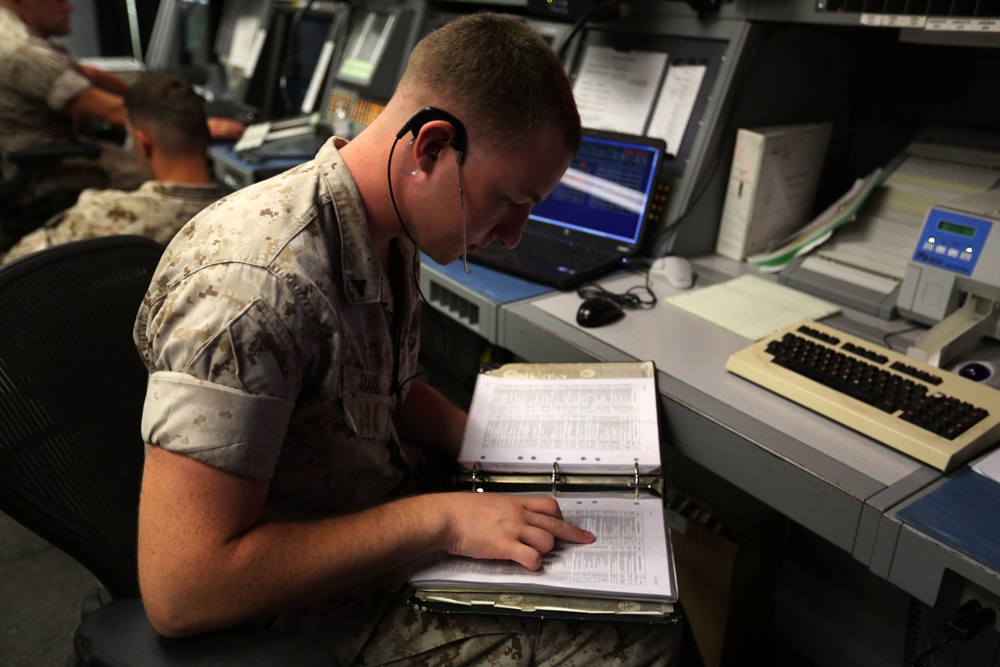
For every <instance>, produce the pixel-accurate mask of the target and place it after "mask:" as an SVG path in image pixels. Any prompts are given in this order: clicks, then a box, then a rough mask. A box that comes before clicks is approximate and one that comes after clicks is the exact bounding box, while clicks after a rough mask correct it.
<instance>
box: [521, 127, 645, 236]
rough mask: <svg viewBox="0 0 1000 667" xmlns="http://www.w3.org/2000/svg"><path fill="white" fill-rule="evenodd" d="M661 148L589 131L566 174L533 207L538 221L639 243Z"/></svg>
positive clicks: (534, 217) (532, 214) (533, 216)
mask: <svg viewBox="0 0 1000 667" xmlns="http://www.w3.org/2000/svg"><path fill="white" fill-rule="evenodd" d="M660 157H661V152H660V151H659V150H657V149H656V148H654V147H651V146H643V145H639V144H631V143H627V142H622V141H617V140H610V139H604V138H600V137H594V136H585V137H584V139H583V144H582V146H581V147H580V151H579V152H578V153H577V154H576V156H575V157H574V158H573V162H572V163H571V164H570V166H569V169H568V170H567V171H566V175H565V176H563V178H562V180H561V181H560V182H559V185H557V186H556V188H555V190H553V191H552V194H550V195H549V196H548V197H546V198H545V199H543V200H542V201H541V202H539V203H538V205H537V206H535V208H534V209H533V210H532V212H531V217H532V218H533V219H535V220H538V221H539V222H544V223H548V224H551V225H556V226H559V227H567V228H570V229H576V230H580V231H585V232H589V233H593V234H598V235H600V236H606V237H609V238H612V239H617V240H620V241H622V242H625V243H637V242H638V240H639V235H640V232H641V229H642V225H641V224H640V223H641V222H642V217H643V216H644V215H645V213H646V209H647V206H648V204H649V200H650V198H651V197H652V196H653V193H654V189H655V187H656V174H657V167H658V166H659V164H658V163H659V160H660Z"/></svg>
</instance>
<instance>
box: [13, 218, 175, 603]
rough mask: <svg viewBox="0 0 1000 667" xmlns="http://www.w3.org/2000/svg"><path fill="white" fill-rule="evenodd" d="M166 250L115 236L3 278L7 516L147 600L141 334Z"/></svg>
mask: <svg viewBox="0 0 1000 667" xmlns="http://www.w3.org/2000/svg"><path fill="white" fill-rule="evenodd" d="M162 252H163V247H162V246H160V245H159V244H157V243H155V242H154V241H151V240H149V239H146V238H143V237H136V236H114V237H106V238H100V239H93V240H88V241H81V242H77V243H72V244H67V245H64V246H59V247H55V248H52V249H49V250H46V251H43V252H40V253H36V254H34V255H29V256H27V257H24V258H22V259H20V260H18V261H16V262H13V263H11V264H8V265H6V266H4V267H3V268H2V269H0V510H3V511H4V512H6V513H7V514H9V515H10V516H11V517H12V518H14V519H15V520H16V521H18V522H19V523H22V524H23V525H25V526H27V527H28V528H29V529H31V530H32V531H34V532H35V533H37V534H38V535H39V536H41V537H42V538H44V539H45V540H47V541H48V542H50V543H52V544H54V545H55V546H57V547H58V548H60V549H61V550H63V551H65V552H66V553H67V554H69V555H70V556H72V557H73V558H74V559H75V560H77V561H78V562H79V563H81V564H82V565H83V566H84V567H86V568H87V569H88V570H89V571H90V572H92V573H93V574H94V576H95V577H96V578H97V579H98V581H100V582H101V585H102V586H104V587H105V588H106V589H107V591H108V593H110V594H111V595H112V596H113V597H114V598H124V597H134V596H137V595H138V593H139V590H138V583H137V576H136V558H135V548H136V525H137V510H138V503H139V483H140V479H141V474H142V465H143V457H144V451H143V442H142V438H141V437H140V431H139V421H140V419H141V415H142V404H143V400H144V397H145V391H146V381H147V373H146V369H145V368H144V366H143V365H142V362H141V361H140V359H139V355H138V353H137V352H136V351H135V347H134V345H133V343H132V328H133V325H134V322H135V316H136V313H137V312H138V309H139V304H140V303H141V301H142V298H143V295H144V294H145V291H146V288H147V287H148V285H149V281H150V277H151V275H152V273H153V270H154V269H155V268H156V264H157V262H158V261H159V258H160V255H161V254H162Z"/></svg>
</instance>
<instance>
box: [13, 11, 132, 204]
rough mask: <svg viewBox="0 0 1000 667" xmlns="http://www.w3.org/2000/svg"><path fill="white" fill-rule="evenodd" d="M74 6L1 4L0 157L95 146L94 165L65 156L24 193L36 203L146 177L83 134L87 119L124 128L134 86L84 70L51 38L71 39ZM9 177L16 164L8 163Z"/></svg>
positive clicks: (122, 153)
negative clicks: (125, 97)
mask: <svg viewBox="0 0 1000 667" xmlns="http://www.w3.org/2000/svg"><path fill="white" fill-rule="evenodd" d="M71 11H72V6H71V5H70V4H69V3H68V2H65V0H0V151H2V152H3V155H4V160H6V155H7V153H8V152H10V151H15V150H20V149H24V148H35V147H38V146H52V145H59V144H73V143H93V144H97V145H98V146H99V147H100V149H101V155H100V157H98V158H96V159H92V158H83V157H70V158H64V159H62V160H60V161H59V163H58V164H54V165H52V166H51V167H50V168H48V169H46V171H45V174H44V178H40V179H38V180H37V181H35V182H34V183H32V184H30V186H29V187H28V188H27V189H26V190H25V191H24V192H22V193H21V194H20V196H19V197H18V201H19V202H27V201H34V200H37V199H39V198H41V197H43V196H45V195H46V194H48V193H50V192H52V191H54V190H60V189H67V190H82V189H84V188H115V189H119V190H133V189H135V188H137V187H139V185H140V184H141V183H142V182H143V181H144V180H145V179H146V176H145V175H144V174H143V173H142V171H141V169H140V168H139V165H138V164H137V163H136V160H135V157H134V156H133V154H132V153H131V152H129V151H128V150H126V149H125V148H123V147H121V146H119V145H117V144H114V143H112V142H109V141H101V140H97V139H93V138H90V137H86V136H84V135H82V134H80V133H79V132H78V131H77V129H76V128H77V124H78V123H79V121H80V120H82V119H83V118H87V117H89V118H96V119H98V120H101V121H105V122H109V123H111V124H113V125H117V126H121V125H122V123H123V122H124V115H123V109H122V105H121V97H120V96H121V94H122V93H124V92H125V89H126V88H127V87H128V84H127V83H126V82H125V81H124V80H122V79H120V78H119V77H117V76H114V75H113V74H110V73H108V72H103V71H101V70H98V69H96V68H93V67H85V66H83V65H81V64H80V63H79V62H78V61H77V60H76V58H74V57H73V55H72V54H71V53H70V52H69V51H68V50H67V49H66V48H65V47H63V46H62V45H60V44H57V43H56V42H54V41H52V39H51V38H52V37H59V36H64V35H68V34H69V16H70V12H71ZM3 168H4V172H5V173H7V170H8V169H10V168H11V167H10V165H8V164H6V163H4V165H3Z"/></svg>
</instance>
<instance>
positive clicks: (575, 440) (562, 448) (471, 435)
mask: <svg viewBox="0 0 1000 667" xmlns="http://www.w3.org/2000/svg"><path fill="white" fill-rule="evenodd" d="M659 446H660V445H659V434H658V430H657V418H656V385H655V383H654V381H653V378H652V377H645V378H596V377H595V378H589V379H571V380H560V379H532V378H510V377H494V376H492V375H480V376H479V377H478V378H477V380H476V388H475V391H474V393H473V396H472V406H471V408H470V410H469V422H468V426H467V427H466V433H465V438H464V440H463V443H462V451H461V453H460V454H459V461H460V462H461V463H462V464H463V465H464V466H466V467H467V468H471V467H472V466H473V464H479V465H480V466H482V468H483V469H484V470H512V471H534V472H545V471H549V470H551V469H552V464H553V463H558V464H559V468H560V469H561V470H563V471H565V472H585V473H601V472H609V471H610V472H617V473H620V474H626V473H628V472H630V471H632V470H634V466H635V464H636V463H638V464H639V468H640V471H641V472H644V473H645V472H648V471H650V470H654V469H656V468H659V466H660V452H659Z"/></svg>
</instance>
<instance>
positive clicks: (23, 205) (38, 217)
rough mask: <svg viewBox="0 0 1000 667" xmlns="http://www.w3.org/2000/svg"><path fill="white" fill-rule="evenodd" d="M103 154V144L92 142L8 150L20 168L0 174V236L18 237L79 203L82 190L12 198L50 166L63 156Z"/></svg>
mask: <svg viewBox="0 0 1000 667" xmlns="http://www.w3.org/2000/svg"><path fill="white" fill-rule="evenodd" d="M100 154H101V149H100V147H98V146H94V145H91V144H59V145H54V146H37V147H35V148H24V149H21V150H17V151H10V152H9V153H7V160H8V161H9V162H10V163H12V164H13V165H14V166H16V167H17V169H15V170H14V173H13V174H11V175H9V176H4V177H3V178H0V237H4V238H6V239H10V241H11V242H13V241H16V240H17V239H19V238H21V237H22V236H24V235H25V234H27V233H28V232H30V231H32V230H34V229H37V228H38V227H40V226H42V225H43V224H44V223H45V221H46V220H48V219H49V218H51V217H52V216H54V215H55V214H57V213H60V212H62V211H65V210H66V209H68V208H69V207H70V206H72V205H73V204H75V203H76V200H77V198H78V197H79V196H80V191H79V190H56V191H54V192H51V193H49V194H47V195H45V196H44V197H41V198H39V199H36V200H32V201H28V202H18V203H16V204H15V203H13V202H12V199H13V198H14V197H16V196H17V195H18V194H20V193H21V192H23V191H24V190H25V189H26V188H27V187H28V185H29V184H30V183H32V182H33V181H34V180H35V179H36V178H37V177H38V176H39V174H41V173H42V172H43V171H44V170H45V169H46V168H47V167H48V166H50V165H52V164H53V163H54V162H55V161H57V160H59V159H61V158H64V157H87V158H94V159H96V158H97V157H98V156H100Z"/></svg>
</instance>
